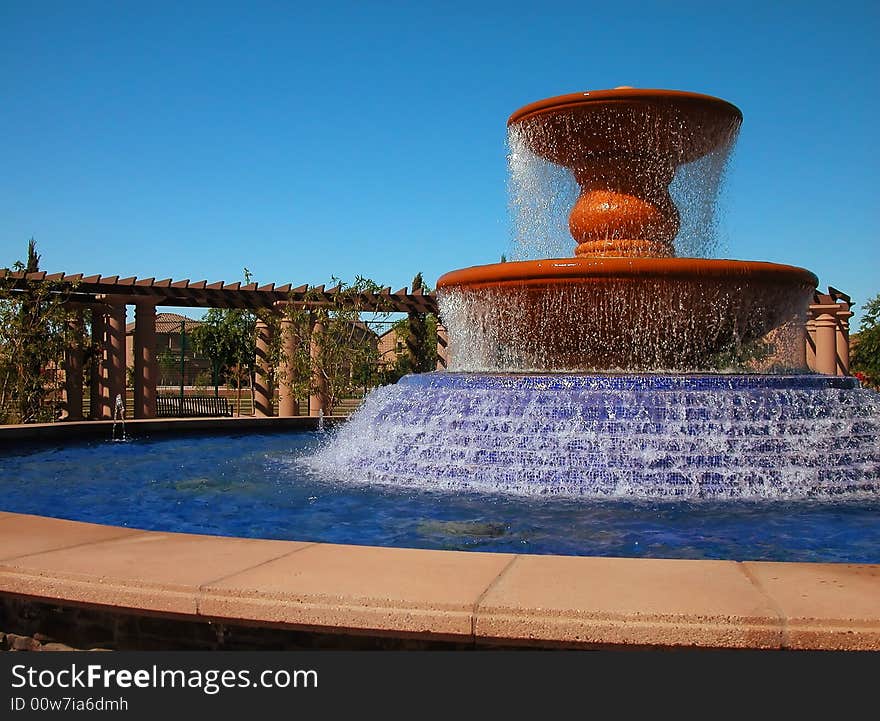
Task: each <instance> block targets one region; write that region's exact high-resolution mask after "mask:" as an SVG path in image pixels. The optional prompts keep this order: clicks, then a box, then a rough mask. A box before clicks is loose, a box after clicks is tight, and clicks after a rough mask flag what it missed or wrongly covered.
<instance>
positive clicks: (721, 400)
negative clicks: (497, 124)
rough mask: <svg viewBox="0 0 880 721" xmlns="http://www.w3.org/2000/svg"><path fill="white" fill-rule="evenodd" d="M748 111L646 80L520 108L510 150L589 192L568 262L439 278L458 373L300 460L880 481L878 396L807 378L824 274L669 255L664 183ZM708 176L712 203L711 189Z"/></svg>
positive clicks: (571, 218)
mask: <svg viewBox="0 0 880 721" xmlns="http://www.w3.org/2000/svg"><path fill="white" fill-rule="evenodd" d="M741 120H742V114H741V113H740V111H739V110H738V109H737V108H736V107H735V106H733V105H731V104H730V103H727V102H725V101H723V100H719V99H718V98H713V97H710V96H706V95H699V94H695V93H685V92H679V91H668V90H640V89H633V88H618V89H615V90H602V91H593V92H588V93H575V94H572V95H564V96H560V97H556V98H549V99H547V100H542V101H539V102H537V103H533V104H531V105H527V106H525V107H524V108H522V109H520V110H519V111H517V112H516V113H514V114H513V115H512V116H511V117H510V119H509V121H508V126H509V128H510V133H511V139H512V140H511V145H512V147H513V148H514V152H513V153H512V156H511V157H512V158H513V159H514V161H515V162H516V163H522V156H523V154H525V153H528V154H531V156H533V157H535V158H540V159H543V160H545V161H547V162H549V163H551V164H553V165H554V166H555V167H557V168H559V169H565V172H567V173H569V178H570V179H571V180H572V181H573V182H570V183H569V184H568V186H567V187H568V188H569V189H572V188H574V187H575V186H576V188H577V191H576V192H571V193H568V195H567V196H566V195H565V194H564V193H563V194H560V195H559V196H558V197H552V198H549V199H547V203H546V207H547V208H550V209H553V210H555V211H557V212H559V211H560V208H561V205H562V203H561V202H560V200H559V199H560V198H562V197H564V196H565V197H569V198H571V196H573V195H575V194H577V198H576V199H574V200H573V205H572V207H571V209H570V211H569V212H568V223H567V225H568V229H569V232H570V234H571V237H572V238H573V240H574V242H575V251H574V257H568V258H547V259H532V260H523V261H517V262H510V263H497V264H492V265H484V266H476V267H472V268H465V269H462V270H457V271H452V272H450V273H447V274H446V275H444V276H443V277H441V278H440V280H439V281H438V284H437V293H438V300H439V305H440V312H441V315H442V317H443V321H444V324H445V325H446V327H447V329H448V331H449V343H450V355H451V359H452V362H451V365H450V370H451V371H453V372H450V373H435V374H425V375H422V376H408V377H406V378H404V379H402V380H401V381H400V382H399V383H398V384H397V385H396V386H394V387H392V388H383V389H380V390H378V391H376V392H374V394H373V395H371V396H370V397H369V398H368V399H367V401H366V402H365V404H364V406H363V408H362V409H361V410H359V411H358V412H357V413H356V414H355V416H354V417H353V418H352V419H351V421H350V422H349V423H348V424H347V426H345V427H343V428H342V429H340V430H339V431H338V433H337V435H336V436H335V437H334V438H333V440H332V441H331V442H330V443H329V444H328V445H327V446H326V447H325V448H324V449H323V450H322V451H320V452H319V453H318V454H316V455H315V456H313V457H312V458H311V459H310V460H309V461H308V462H309V463H310V464H311V465H312V466H313V467H317V468H319V469H320V470H321V471H322V472H323V473H325V474H328V473H329V474H332V475H334V476H336V477H337V478H343V479H348V480H353V481H355V482H358V481H364V482H372V483H383V484H390V485H403V486H420V487H440V488H449V489H472V490H478V491H486V492H506V493H514V494H522V495H535V494H559V495H573V496H604V497H607V496H611V497H660V496H676V497H681V496H685V497H722V498H727V497H749V496H751V497H787V498H791V497H828V496H843V497H861V496H865V495H868V496H873V495H875V494H877V493H878V491H880V444H878V441H877V439H878V437H880V401H878V396H877V395H876V394H874V393H872V392H870V391H865V390H862V389H860V388H859V387H858V382H857V381H855V380H854V379H850V378H836V377H827V376H819V375H808V374H807V373H806V371H807V369H806V356H805V343H804V333H803V328H804V320H805V316H806V310H807V305H808V303H809V301H810V298H811V297H812V294H813V291H814V289H815V287H816V284H817V279H816V276H815V275H813V274H812V273H811V272H810V271H808V270H805V269H803V268H797V267H793V266H788V265H780V264H775V263H765V262H756V261H738V260H719V259H710V258H693V257H675V256H676V245H675V240H676V236H677V235H678V233H679V230H680V228H681V227H682V216H681V214H680V213H679V209H678V208H677V207H676V205H675V203H674V202H673V200H672V197H671V195H670V190H669V189H670V184H673V182H674V179H675V177H676V173H677V172H678V170H679V169H681V168H682V167H685V166H688V165H689V164H690V165H692V164H694V163H700V162H703V163H706V165H705V167H708V168H712V169H714V170H713V171H712V172H710V173H708V175H709V176H711V177H713V178H715V179H716V180H717V179H718V178H720V169H721V168H722V167H723V164H724V161H723V158H724V157H726V154H727V152H728V151H729V149H730V147H731V145H732V143H733V141H734V139H735V137H736V134H737V131H738V129H739V125H740V123H741ZM713 154H714V155H715V157H714V158H711V159H710V160H709V161H708V162H707V161H706V158H710V156H712V155H713ZM719 158H720V159H719ZM535 185H536V187H537V188H539V189H540V187H541V183H537V184H535ZM526 186H528V183H523V182H520V183H519V184H518V186H517V187H518V188H520V190H522V188H524V187H526ZM704 190H705V194H704V197H703V199H702V200H700V201H699V202H696V203H695V204H694V205H695V207H697V208H698V209H699V210H701V211H702V210H704V209H705V208H706V207H709V206H711V204H712V202H711V200H707V199H706V197H708V196H712V197H714V195H715V193H716V191H717V187H716V185H713V184H712V183H710V184H709V186H708V187H706V188H705V189H704ZM693 197H696V196H693ZM519 200H520V201H522V193H521V195H520V197H519ZM523 205H524V206H526V207H530V208H536V207H539V206H541V201H540V200H537V201H536V200H532V201H529V202H525V203H523ZM526 225H528V224H526ZM544 225H545V226H547V225H548V223H544ZM549 225H552V223H550V224H549ZM687 225H688V227H691V228H693V227H695V224H694V223H693V222H692V221H688V223H687ZM696 225H698V223H697V224H696ZM708 226H711V223H709V224H708ZM681 245H682V247H684V248H686V249H691V250H693V249H694V248H697V247H699V246H700V243H699V242H697V241H695V240H694V239H693V238H690V239H688V240H687V242H685V243H683V244H681ZM710 245H711V242H710V241H706V243H705V244H704V246H705V247H708V246H710Z"/></svg>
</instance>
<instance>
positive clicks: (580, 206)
mask: <svg viewBox="0 0 880 721" xmlns="http://www.w3.org/2000/svg"><path fill="white" fill-rule="evenodd" d="M741 123H742V113H741V112H740V111H739V109H738V108H737V107H736V106H734V105H731V104H730V103H728V102H726V101H724V100H720V99H719V98H714V97H711V96H709V95H700V94H698V93H687V92H682V91H677V90H649V89H637V88H615V89H613V90H594V91H590V92H583V93H572V94H569V95H560V96H558V97H554V98H547V99H545V100H539V101H538V102H535V103H531V104H530V105H526V106H525V107H523V108H520V109H519V110H517V111H516V112H515V113H513V115H511V116H510V119H509V120H508V123H507V124H508V126H509V127H510V128H511V130H512V131H513V132H516V133H518V134H519V137H520V139H521V140H522V141H523V144H524V145H525V146H526V147H527V148H528V149H529V150H530V151H531V152H533V153H535V154H536V155H538V156H540V157H541V158H544V159H546V160H549V161H551V162H553V163H556V164H557V165H561V166H563V167H566V168H569V169H570V170H571V171H572V173H573V175H574V177H575V179H576V180H577V182H578V184H579V185H580V188H581V195H580V197H579V198H578V200H577V202H576V203H575V205H574V208H572V211H571V214H570V216H569V229H570V230H571V234H572V236H573V237H574V239H575V241H576V242H577V248H576V250H575V255H578V256H589V257H633V256H635V257H669V256H672V255H674V254H675V252H674V249H673V245H672V241H673V239H674V238H675V236H676V233H677V232H678V228H679V216H678V210H677V209H676V207H675V203H673V201H672V198H671V197H670V195H669V183H670V182H671V181H672V178H673V176H674V175H675V171H676V168H677V167H678V166H679V165H682V164H684V163H690V162H693V161H695V160H698V159H699V158H701V157H703V156H705V155H707V154H708V153H710V152H712V151H714V150H716V149H719V148H725V147H727V146H729V145H730V144H731V143H732V141H733V140H734V138H735V137H736V133H737V131H738V130H739V126H740V124H741Z"/></svg>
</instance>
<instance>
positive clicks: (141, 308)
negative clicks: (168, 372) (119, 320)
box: [134, 301, 159, 418]
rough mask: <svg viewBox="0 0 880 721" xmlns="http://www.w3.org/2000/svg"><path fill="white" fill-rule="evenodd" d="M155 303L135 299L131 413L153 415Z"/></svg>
mask: <svg viewBox="0 0 880 721" xmlns="http://www.w3.org/2000/svg"><path fill="white" fill-rule="evenodd" d="M158 379H159V362H158V359H157V358H156V304H155V303H154V302H151V301H138V302H137V304H136V305H135V313H134V417H135V418H155V417H156V384H157V383H158Z"/></svg>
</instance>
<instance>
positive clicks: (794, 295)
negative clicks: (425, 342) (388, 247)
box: [437, 258, 817, 372]
mask: <svg viewBox="0 0 880 721" xmlns="http://www.w3.org/2000/svg"><path fill="white" fill-rule="evenodd" d="M816 284H817V278H816V276H815V275H813V273H811V272H810V271H808V270H805V269H803V268H797V267H794V266H789V265H778V264H774V263H762V262H751V261H736V260H714V259H702V258H565V259H549V260H531V261H521V262H510V263H497V264H493V265H483V266H475V267H472V268H464V269H461V270H454V271H451V272H449V273H446V274H445V275H444V276H442V277H441V278H440V279H439V281H438V282H437V292H438V297H439V300H440V308H441V313H442V315H443V319H444V323H445V324H446V326H447V328H448V330H449V336H450V339H455V340H454V342H453V345H452V348H451V351H452V364H453V367H454V368H455V369H457V370H465V371H467V370H474V371H487V370H498V371H554V370H558V371H571V370H593V371H597V370H598V371H603V370H604V371H645V372H647V371H656V370H675V371H685V372H686V371H700V370H712V369H722V368H724V366H725V364H726V363H729V362H732V359H736V358H739V359H740V360H742V358H743V357H746V356H748V354H749V353H751V354H755V353H757V354H761V353H771V352H773V350H774V349H773V348H772V347H770V346H772V345H773V343H772V342H770V341H766V342H763V341H762V344H760V345H759V347H757V348H754V347H751V346H752V345H753V344H754V343H755V342H759V341H761V339H765V338H766V337H767V336H768V334H771V335H772V332H773V331H774V330H778V329H780V328H783V327H789V328H791V329H792V332H793V333H795V334H796V333H797V332H798V331H797V327H798V321H802V320H803V316H804V314H805V312H806V308H807V304H808V303H809V301H810V298H811V297H812V293H813V290H814V288H815V287H816ZM799 340H800V342H801V348H802V347H803V342H802V341H803V339H802V338H800V339H799ZM796 345H797V343H794V345H793V346H792V347H793V348H794V347H795V346H796ZM777 350H778V349H777ZM801 353H802V351H801ZM799 362H800V363H802V360H801V361H797V360H795V361H794V364H795V365H797V364H798V363H799Z"/></svg>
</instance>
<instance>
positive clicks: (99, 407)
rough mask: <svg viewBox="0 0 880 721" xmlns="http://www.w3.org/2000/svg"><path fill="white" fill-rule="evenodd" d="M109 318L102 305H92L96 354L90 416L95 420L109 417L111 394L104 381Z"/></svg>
mask: <svg viewBox="0 0 880 721" xmlns="http://www.w3.org/2000/svg"><path fill="white" fill-rule="evenodd" d="M106 333H107V319H106V317H105V316H104V308H103V307H102V306H92V347H93V348H94V352H95V354H94V356H93V362H92V372H91V376H90V378H89V418H90V419H91V420H93V421H96V420H100V419H101V418H109V417H110V411H109V410H108V409H109V394H108V392H107V384H106V382H105V381H104V366H105V361H104V345H105V342H106V340H105V335H106Z"/></svg>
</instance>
